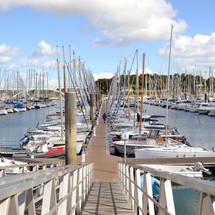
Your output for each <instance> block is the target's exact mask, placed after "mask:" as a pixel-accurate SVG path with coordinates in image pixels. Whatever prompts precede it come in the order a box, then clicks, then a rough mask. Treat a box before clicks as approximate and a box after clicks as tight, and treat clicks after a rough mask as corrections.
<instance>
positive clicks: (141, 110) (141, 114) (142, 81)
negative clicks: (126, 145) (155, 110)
mask: <svg viewBox="0 0 215 215" xmlns="http://www.w3.org/2000/svg"><path fill="white" fill-rule="evenodd" d="M144 70H145V53H143V67H142V78H141V100H140V127H139V133H140V134H141V129H142V117H143V92H144V89H143V88H144Z"/></svg>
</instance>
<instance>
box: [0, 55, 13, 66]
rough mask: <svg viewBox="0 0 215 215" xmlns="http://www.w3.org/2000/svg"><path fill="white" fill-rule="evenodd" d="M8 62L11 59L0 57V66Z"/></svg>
mask: <svg viewBox="0 0 215 215" xmlns="http://www.w3.org/2000/svg"><path fill="white" fill-rule="evenodd" d="M10 60H11V58H10V57H8V56H3V57H0V64H6V63H8V62H10Z"/></svg>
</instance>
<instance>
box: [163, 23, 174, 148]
mask: <svg viewBox="0 0 215 215" xmlns="http://www.w3.org/2000/svg"><path fill="white" fill-rule="evenodd" d="M172 32H173V25H171V35H170V42H169V62H168V76H167V94H166V97H167V98H166V122H165V125H166V128H165V133H166V135H165V136H166V144H167V125H168V120H169V116H168V106H169V104H168V100H169V76H170V63H171V49H172Z"/></svg>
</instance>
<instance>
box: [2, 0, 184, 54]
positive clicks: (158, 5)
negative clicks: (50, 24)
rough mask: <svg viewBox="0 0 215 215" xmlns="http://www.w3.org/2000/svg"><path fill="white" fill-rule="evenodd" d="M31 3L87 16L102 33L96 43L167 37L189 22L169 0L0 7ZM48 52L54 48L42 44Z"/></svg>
mask: <svg viewBox="0 0 215 215" xmlns="http://www.w3.org/2000/svg"><path fill="white" fill-rule="evenodd" d="M20 6H29V7H31V8H33V9H35V10H38V11H45V12H48V13H51V14H53V15H57V16H75V15H79V16H84V17H87V18H88V20H89V21H90V22H91V24H92V26H93V28H95V29H97V30H98V31H99V32H100V35H102V36H100V37H97V39H95V41H94V44H95V45H98V44H101V45H104V44H105V45H108V46H125V45H126V44H127V45H128V44H129V43H131V42H132V41H150V40H156V39H160V38H163V39H167V38H168V37H169V29H170V26H171V25H172V24H173V25H174V26H175V32H183V31H184V30H185V29H186V28H187V24H186V22H185V21H183V20H176V11H175V10H174V9H173V7H172V6H171V5H170V3H167V1H165V0H144V1H143V0H108V1H107V0H99V1H98V0H90V2H89V1H88V0H55V1H53V0H46V1H44V0H31V1H27V0H16V1H14V0H7V1H6V2H5V1H2V2H0V10H9V9H10V8H14V7H20ZM41 45H42V47H43V49H42V50H43V51H44V52H45V53H51V49H50V48H51V47H50V46H49V45H48V44H46V43H45V42H44V43H43V44H41Z"/></svg>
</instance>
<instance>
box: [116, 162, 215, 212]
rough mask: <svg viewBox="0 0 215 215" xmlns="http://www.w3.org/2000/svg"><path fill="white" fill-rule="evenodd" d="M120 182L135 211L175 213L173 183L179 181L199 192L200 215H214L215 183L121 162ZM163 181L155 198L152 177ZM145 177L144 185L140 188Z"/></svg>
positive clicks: (119, 169) (119, 167)
mask: <svg viewBox="0 0 215 215" xmlns="http://www.w3.org/2000/svg"><path fill="white" fill-rule="evenodd" d="M118 172H119V182H120V186H121V188H122V189H123V191H124V193H125V195H126V198H127V200H128V201H129V202H130V204H131V207H132V208H133V210H134V212H135V214H139V215H141V214H149V215H152V214H153V215H154V214H171V215H175V214H176V210H175V204H176V202H174V198H173V186H172V184H173V183H174V184H177V185H180V186H184V187H188V188H191V189H194V190H197V191H199V192H200V194H201V195H200V199H199V204H198V206H199V209H198V211H199V212H198V214H199V215H205V214H215V182H211V181H206V180H202V179H197V178H192V177H188V176H183V175H179V174H175V173H169V172H166V171H159V170H155V169H153V168H149V167H146V166H144V167H137V166H134V165H131V164H125V163H124V162H123V161H120V162H119V163H118ZM152 176H153V177H156V178H157V179H159V181H160V191H159V197H158V198H154V197H153V190H152V180H151V177H152ZM141 177H144V187H143V188H142V187H141Z"/></svg>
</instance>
